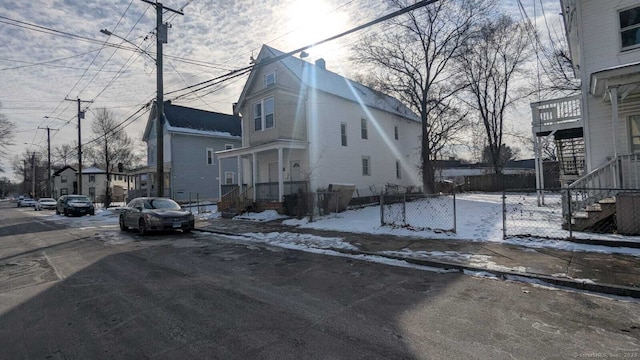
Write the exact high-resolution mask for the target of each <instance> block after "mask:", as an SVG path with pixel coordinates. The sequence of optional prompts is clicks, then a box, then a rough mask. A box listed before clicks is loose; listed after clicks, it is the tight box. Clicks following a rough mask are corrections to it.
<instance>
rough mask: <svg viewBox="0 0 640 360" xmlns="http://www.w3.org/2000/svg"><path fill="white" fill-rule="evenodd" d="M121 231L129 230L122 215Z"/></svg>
mask: <svg viewBox="0 0 640 360" xmlns="http://www.w3.org/2000/svg"><path fill="white" fill-rule="evenodd" d="M119 222H120V230H122V231H127V229H129V228H128V227H127V225H125V224H124V216H122V215H120V221H119Z"/></svg>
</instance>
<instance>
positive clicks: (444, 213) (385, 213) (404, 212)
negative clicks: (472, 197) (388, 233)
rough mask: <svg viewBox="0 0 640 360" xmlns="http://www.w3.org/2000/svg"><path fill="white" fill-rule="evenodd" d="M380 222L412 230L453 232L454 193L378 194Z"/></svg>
mask: <svg viewBox="0 0 640 360" xmlns="http://www.w3.org/2000/svg"><path fill="white" fill-rule="evenodd" d="M380 222H381V224H382V225H390V226H397V227H403V228H409V229H413V230H433V231H446V232H453V233H455V232H456V195H455V193H452V194H406V193H405V194H385V195H381V196H380Z"/></svg>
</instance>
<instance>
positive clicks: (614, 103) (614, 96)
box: [609, 87, 620, 188]
mask: <svg viewBox="0 0 640 360" xmlns="http://www.w3.org/2000/svg"><path fill="white" fill-rule="evenodd" d="M609 95H610V96H611V112H612V114H611V120H612V122H613V124H612V127H613V158H614V159H617V158H618V88H617V87H612V88H610V89H609ZM619 172H620V169H619V168H618V162H617V161H616V165H615V171H614V175H613V187H614V188H617V187H618V176H620V175H619Z"/></svg>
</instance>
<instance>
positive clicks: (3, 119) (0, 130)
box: [0, 103, 16, 172]
mask: <svg viewBox="0 0 640 360" xmlns="http://www.w3.org/2000/svg"><path fill="white" fill-rule="evenodd" d="M0 108H2V104H1V103H0ZM15 127H16V124H14V123H12V122H11V121H9V118H7V116H6V115H5V114H2V113H0V156H5V155H7V147H8V146H9V145H13V142H12V141H11V140H12V138H13V129H15ZM0 172H4V169H3V168H2V167H1V166H0Z"/></svg>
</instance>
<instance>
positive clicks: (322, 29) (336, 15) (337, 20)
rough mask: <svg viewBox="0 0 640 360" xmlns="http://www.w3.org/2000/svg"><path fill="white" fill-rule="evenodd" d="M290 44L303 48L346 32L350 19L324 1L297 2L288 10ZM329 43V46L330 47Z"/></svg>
mask: <svg viewBox="0 0 640 360" xmlns="http://www.w3.org/2000/svg"><path fill="white" fill-rule="evenodd" d="M287 16H288V20H287V23H288V26H287V27H288V29H287V32H288V35H287V37H288V42H289V45H290V46H292V47H302V46H305V45H309V44H312V43H314V42H317V41H320V40H323V39H326V38H328V37H331V36H333V35H336V34H339V33H341V32H343V31H345V30H346V28H347V23H348V19H347V16H346V14H344V13H342V12H341V10H340V9H337V10H335V8H332V7H331V6H329V5H327V3H326V2H325V1H323V0H315V1H308V0H296V1H294V2H293V4H292V5H291V6H290V7H289V9H288V13H287ZM330 44H331V43H329V44H328V45H330Z"/></svg>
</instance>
